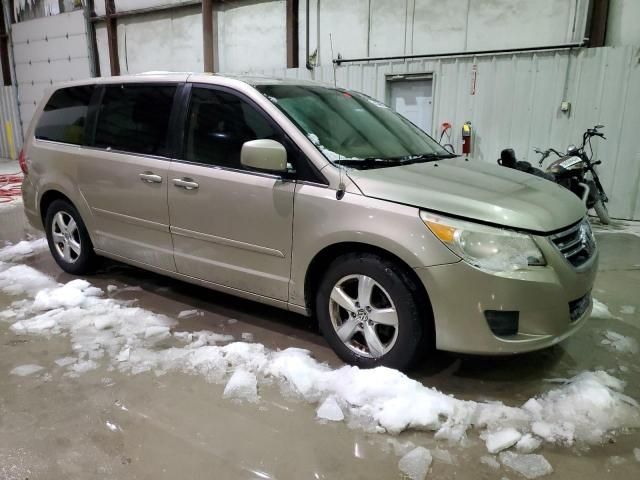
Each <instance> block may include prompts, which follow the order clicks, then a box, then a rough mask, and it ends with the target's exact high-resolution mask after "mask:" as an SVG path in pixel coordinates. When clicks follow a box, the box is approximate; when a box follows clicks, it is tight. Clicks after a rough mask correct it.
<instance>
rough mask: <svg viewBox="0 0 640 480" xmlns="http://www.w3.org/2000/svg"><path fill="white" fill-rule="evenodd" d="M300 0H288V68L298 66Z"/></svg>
mask: <svg viewBox="0 0 640 480" xmlns="http://www.w3.org/2000/svg"><path fill="white" fill-rule="evenodd" d="M298 7H299V3H298V0H287V68H298V65H299V62H298V58H299V55H298V11H299V10H298Z"/></svg>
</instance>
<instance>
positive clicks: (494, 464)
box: [480, 455, 500, 470]
mask: <svg viewBox="0 0 640 480" xmlns="http://www.w3.org/2000/svg"><path fill="white" fill-rule="evenodd" d="M480 463H482V464H484V465H486V466H488V467H489V468H492V469H494V470H498V469H499V468H500V462H498V460H496V457H494V456H493V455H484V456H482V457H480Z"/></svg>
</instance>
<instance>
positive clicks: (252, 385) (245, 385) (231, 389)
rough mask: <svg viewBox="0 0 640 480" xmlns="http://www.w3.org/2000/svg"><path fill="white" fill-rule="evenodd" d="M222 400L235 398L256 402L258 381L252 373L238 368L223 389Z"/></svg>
mask: <svg viewBox="0 0 640 480" xmlns="http://www.w3.org/2000/svg"><path fill="white" fill-rule="evenodd" d="M223 396H224V398H237V399H241V400H248V401H250V402H255V401H257V400H258V379H257V378H256V375H255V374H254V373H253V372H250V371H248V370H245V369H243V368H238V369H237V370H236V371H235V372H233V375H231V378H230V379H229V381H228V382H227V385H226V387H224V393H223Z"/></svg>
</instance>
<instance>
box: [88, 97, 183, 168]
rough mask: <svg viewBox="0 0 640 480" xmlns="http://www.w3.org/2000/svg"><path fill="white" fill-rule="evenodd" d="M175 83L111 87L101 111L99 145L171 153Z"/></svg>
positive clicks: (98, 128) (99, 116) (150, 153)
mask: <svg viewBox="0 0 640 480" xmlns="http://www.w3.org/2000/svg"><path fill="white" fill-rule="evenodd" d="M175 91H176V87H175V86H161V85H113V86H107V87H106V89H105V92H104V97H103V99H102V104H101V105H100V112H99V113H98V124H97V127H96V136H95V146H96V147H103V148H112V149H114V150H122V151H125V152H131V153H142V154H149V155H167V154H168V151H167V130H168V127H169V116H170V115H171V105H172V103H173V96H174V94H175Z"/></svg>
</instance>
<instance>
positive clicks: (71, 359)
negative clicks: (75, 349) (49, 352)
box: [55, 357, 78, 367]
mask: <svg viewBox="0 0 640 480" xmlns="http://www.w3.org/2000/svg"><path fill="white" fill-rule="evenodd" d="M77 360H78V359H77V358H75V357H62V358H59V359H57V360H56V361H55V364H56V365H58V366H59V367H66V366H68V365H71V364H72V363H76V361H77Z"/></svg>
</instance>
